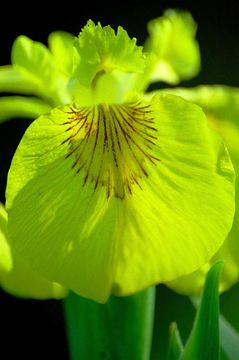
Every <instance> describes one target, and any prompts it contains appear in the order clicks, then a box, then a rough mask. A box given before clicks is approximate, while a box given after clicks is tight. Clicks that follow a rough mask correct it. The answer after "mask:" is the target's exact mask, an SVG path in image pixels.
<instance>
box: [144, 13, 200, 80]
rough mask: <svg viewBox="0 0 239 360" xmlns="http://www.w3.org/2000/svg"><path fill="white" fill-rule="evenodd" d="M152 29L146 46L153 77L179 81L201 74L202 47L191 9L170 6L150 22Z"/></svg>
mask: <svg viewBox="0 0 239 360" xmlns="http://www.w3.org/2000/svg"><path fill="white" fill-rule="evenodd" d="M148 31H149V37H148V39H147V41H146V43H145V46H144V50H145V51H146V52H148V53H149V57H148V69H147V72H148V75H149V81H165V82H167V83H169V84H178V83H179V82H180V81H181V80H187V79H190V78H192V77H194V76H195V75H197V74H198V72H199V70H200V51H199V46H198V43H197V41H196V39H195V34H196V23H195V22H194V20H193V18H192V16H191V14H190V13H188V12H186V11H175V10H172V9H168V10H166V11H165V12H164V14H163V16H161V17H159V18H156V19H154V20H151V21H150V22H149V24H148Z"/></svg>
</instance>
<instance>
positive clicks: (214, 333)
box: [181, 261, 223, 360]
mask: <svg viewBox="0 0 239 360" xmlns="http://www.w3.org/2000/svg"><path fill="white" fill-rule="evenodd" d="M222 267H223V262H222V261H218V262H217V263H216V264H215V265H214V266H213V267H212V268H211V270H210V271H209V272H208V275H207V278H206V282H205V286H204V290H203V294H202V298H201V303H200V307H199V309H198V311H197V315H196V319H195V321H194V325H193V328H192V332H191V334H190V336H189V339H188V341H187V344H186V346H185V350H184V352H183V355H182V357H181V360H192V359H194V360H202V359H205V360H207V359H208V360H218V359H219V358H220V353H219V349H220V340H219V297H218V284H219V276H220V272H221V270H222Z"/></svg>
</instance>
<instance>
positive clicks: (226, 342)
mask: <svg viewBox="0 0 239 360" xmlns="http://www.w3.org/2000/svg"><path fill="white" fill-rule="evenodd" d="M237 311H238V306H237ZM219 324H220V338H221V346H222V349H223V350H224V352H225V354H226V355H227V356H228V358H229V360H238V354H239V333H238V332H237V331H236V330H235V329H234V328H233V326H232V325H231V324H230V323H229V322H228V321H227V320H226V319H225V318H224V317H223V316H222V315H220V318H219Z"/></svg>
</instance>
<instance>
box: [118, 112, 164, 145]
mask: <svg viewBox="0 0 239 360" xmlns="http://www.w3.org/2000/svg"><path fill="white" fill-rule="evenodd" d="M118 112H119V113H120V115H121V117H122V119H123V121H124V122H125V123H126V124H127V125H128V126H129V127H130V128H131V129H132V130H133V131H134V132H135V133H136V134H138V135H139V136H141V137H142V138H143V139H144V140H145V141H148V142H150V143H151V144H152V145H155V143H154V142H153V141H152V140H150V139H148V137H147V136H148V134H147V133H145V132H143V131H142V130H141V129H140V130H138V129H136V128H135V127H134V126H133V125H131V124H130V123H129V122H128V121H127V119H126V118H125V117H124V115H123V114H122V112H121V111H120V109H118ZM145 136H146V137H145ZM156 139H157V138H156Z"/></svg>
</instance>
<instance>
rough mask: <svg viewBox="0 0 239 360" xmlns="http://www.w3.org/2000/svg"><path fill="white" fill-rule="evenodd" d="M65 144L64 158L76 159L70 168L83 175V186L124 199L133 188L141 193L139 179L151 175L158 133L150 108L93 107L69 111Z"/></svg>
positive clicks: (133, 105) (130, 105)
mask: <svg viewBox="0 0 239 360" xmlns="http://www.w3.org/2000/svg"><path fill="white" fill-rule="evenodd" d="M67 114H68V119H67V121H66V122H65V123H64V125H67V128H66V130H65V133H66V134H67V137H66V139H65V140H64V141H63V143H62V144H65V143H67V144H68V146H69V150H68V153H67V155H66V158H72V170H74V171H75V173H76V175H77V174H81V175H82V179H83V182H82V186H87V185H89V184H91V185H92V189H93V191H96V189H97V188H98V187H100V186H101V187H104V188H105V190H106V196H107V198H109V197H110V196H111V195H115V196H116V197H117V198H119V199H124V198H125V196H126V194H132V193H133V187H134V185H135V186H138V187H139V188H140V189H141V190H142V186H141V180H142V179H143V178H146V177H148V176H149V172H148V167H149V165H150V164H152V165H155V166H156V165H157V164H158V162H159V161H160V159H159V158H158V157H156V156H154V152H153V149H154V148H155V146H157V145H156V141H157V129H156V128H155V126H154V118H153V114H152V110H151V105H150V104H147V105H144V104H142V103H141V102H134V103H125V104H120V105H119V104H115V105H107V104H100V105H97V106H93V107H81V108H75V107H71V108H70V110H69V111H68V113H67Z"/></svg>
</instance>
